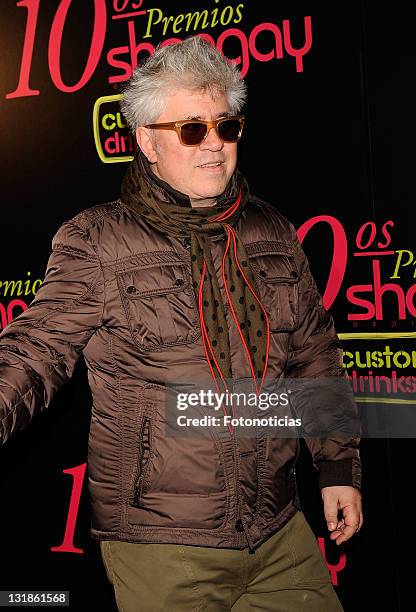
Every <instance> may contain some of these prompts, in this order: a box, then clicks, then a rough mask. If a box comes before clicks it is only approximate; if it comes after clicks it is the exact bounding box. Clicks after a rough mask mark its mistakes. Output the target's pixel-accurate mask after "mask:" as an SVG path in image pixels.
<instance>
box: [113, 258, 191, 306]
mask: <svg viewBox="0 0 416 612" xmlns="http://www.w3.org/2000/svg"><path fill="white" fill-rule="evenodd" d="M117 277H118V281H119V284H120V289H121V292H122V293H123V295H124V296H125V297H126V298H128V299H129V300H134V299H140V298H143V297H146V296H152V295H166V294H168V293H176V292H178V291H184V290H185V289H189V286H190V285H189V280H188V279H187V275H186V270H185V266H184V265H183V264H181V263H178V262H175V263H164V264H162V265H152V266H149V267H146V268H134V269H132V270H128V271H124V272H119V273H118V274H117Z"/></svg>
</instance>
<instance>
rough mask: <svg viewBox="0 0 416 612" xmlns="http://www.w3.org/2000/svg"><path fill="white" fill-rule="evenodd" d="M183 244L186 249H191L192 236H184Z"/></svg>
mask: <svg viewBox="0 0 416 612" xmlns="http://www.w3.org/2000/svg"><path fill="white" fill-rule="evenodd" d="M183 246H184V247H185V248H186V249H190V248H191V239H190V238H184V239H183Z"/></svg>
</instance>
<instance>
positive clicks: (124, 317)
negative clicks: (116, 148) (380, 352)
mask: <svg viewBox="0 0 416 612" xmlns="http://www.w3.org/2000/svg"><path fill="white" fill-rule="evenodd" d="M237 229H238V231H239V232H240V236H241V238H242V240H243V242H244V243H245V246H246V249H247V253H248V257H249V265H250V267H251V269H252V270H253V271H254V273H255V277H256V279H257V290H258V292H259V294H260V297H261V299H262V302H263V305H264V307H265V309H266V311H267V312H268V315H269V321H270V328H271V341H270V353H269V369H268V379H270V378H275V379H279V378H282V377H283V376H286V377H293V378H295V377H300V376H302V377H312V378H313V377H321V376H337V377H340V376H342V375H343V369H342V365H341V354H342V351H341V349H340V345H339V341H338V339H337V336H336V333H335V330H334V325H333V320H332V317H331V316H330V314H329V313H328V312H327V311H326V310H325V309H324V308H323V306H322V300H321V298H320V296H319V294H318V291H317V288H316V285H315V282H314V280H313V278H312V276H311V273H310V271H309V266H308V263H307V259H306V257H305V254H304V252H303V250H302V247H301V246H300V243H299V241H298V238H297V235H296V232H295V229H294V227H293V225H291V224H290V223H289V222H288V220H287V219H286V218H285V217H284V216H283V215H281V214H280V213H279V212H278V211H277V210H276V209H275V208H274V207H273V206H272V205H271V204H268V203H266V202H263V201H261V200H259V199H257V198H254V197H252V196H251V198H250V203H249V205H248V206H247V207H246V209H245V211H244V212H243V214H242V216H241V218H240V220H239V222H238V226H237ZM209 240H210V241H211V250H212V255H213V261H214V265H215V266H216V269H217V270H218V280H219V283H220V290H221V292H222V295H223V298H224V303H225V304H226V303H227V299H226V295H225V293H224V287H223V286H222V284H221V273H220V266H221V260H222V255H223V252H224V246H225V241H224V240H223V239H222V238H221V236H213V237H211V238H209ZM226 315H227V320H228V322H229V327H230V345H231V356H232V367H233V373H235V377H236V378H237V379H238V378H239V377H241V378H244V377H247V370H246V357H245V355H244V353H243V350H242V349H241V343H240V338H239V336H238V333H237V330H236V329H235V326H234V324H233V320H232V317H231V314H230V312H229V310H228V309H226ZM81 353H82V354H83V355H84V358H85V362H86V365H87V368H88V380H89V384H90V387H91V391H92V397H93V405H92V415H91V422H90V434H89V445H88V487H89V494H90V501H91V509H92V524H91V535H92V537H93V538H95V539H101V540H106V539H118V540H124V541H128V542H165V543H182V544H193V545H204V546H213V547H227V548H237V549H242V548H246V547H249V548H250V549H251V550H252V551H253V550H255V549H256V548H257V547H258V546H260V544H262V543H263V542H264V541H265V540H267V539H268V538H269V537H270V536H271V535H272V534H273V533H275V532H276V531H278V530H279V529H280V528H281V527H282V526H283V525H284V524H285V523H286V522H287V521H288V520H289V519H290V518H291V516H292V515H293V514H295V513H296V511H297V510H296V508H297V507H299V499H298V495H297V489H296V479H295V462H296V459H297V456H298V452H299V440H298V439H297V438H296V437H292V438H283V437H273V436H271V435H266V436H265V435H260V434H259V435H258V436H257V437H240V436H237V435H236V430H235V429H234V431H233V432H232V433H231V432H230V431H228V429H227V428H226V432H227V433H225V434H224V432H223V435H221V436H220V435H218V436H216V435H215V434H213V435H207V436H199V437H189V438H188V439H186V440H183V439H180V438H178V437H175V436H170V437H169V436H167V435H165V432H164V412H163V407H164V401H165V391H166V382H167V381H192V380H206V379H207V372H208V369H207V362H206V358H205V354H204V349H203V343H202V337H201V329H200V326H199V319H198V311H197V308H196V303H195V297H194V292H193V290H192V279H191V264H190V257H189V242H187V239H186V238H185V239H183V240H182V241H181V240H178V239H176V238H170V237H168V236H166V235H163V234H161V233H160V232H157V231H155V230H154V229H153V228H151V227H150V226H149V225H148V224H147V223H146V222H145V221H144V220H142V219H140V218H139V217H138V216H137V215H136V213H135V212H134V211H133V210H131V209H130V208H128V207H126V206H125V205H124V204H123V203H122V202H121V201H120V200H116V201H113V202H109V203H105V204H100V205H96V206H93V207H91V208H89V209H86V210H84V211H82V212H81V213H79V214H78V215H76V216H75V217H73V218H72V219H70V220H69V221H66V222H65V223H63V224H62V226H61V227H60V228H59V230H58V231H57V233H56V235H55V236H54V238H53V241H52V253H51V255H50V259H49V261H48V266H47V271H46V276H45V279H44V282H43V284H42V286H41V287H40V289H39V290H38V292H37V293H36V296H35V298H34V300H33V301H32V303H31V305H30V307H29V309H28V310H27V311H25V312H24V313H22V314H21V315H20V316H18V317H17V318H16V319H15V320H14V321H12V322H11V323H10V324H9V325H8V326H7V327H6V328H5V329H4V330H3V332H2V333H1V334H0V441H1V442H5V441H6V440H7V439H8V438H9V437H10V436H11V435H12V434H13V433H14V432H15V431H17V430H19V429H22V428H23V427H25V426H26V425H27V424H28V423H29V422H30V420H31V419H32V417H33V416H34V415H35V414H36V413H37V412H39V411H41V410H43V409H44V408H46V407H48V406H49V404H50V403H51V401H52V399H53V397H54V396H55V393H56V392H57V390H58V389H59V388H60V387H61V386H62V385H64V384H65V383H67V382H68V380H69V379H70V378H71V375H72V373H73V370H74V365H75V363H76V361H77V359H78V358H79V357H80V355H81ZM341 403H342V402H341ZM347 404H348V405H350V404H351V398H350V397H349V396H347V395H346V396H345V405H347ZM354 405H355V404H354ZM306 442H307V444H308V445H309V448H310V450H311V453H312V456H313V461H314V466H315V469H316V470H319V484H320V487H321V488H322V487H323V486H328V485H335V484H341V485H353V486H355V487H357V488H360V487H361V464H360V457H359V450H358V448H357V447H358V443H359V438H357V437H353V436H352V437H351V438H348V439H346V438H339V437H338V438H337V437H335V436H334V437H328V438H327V439H322V438H319V437H314V438H312V437H310V438H306Z"/></svg>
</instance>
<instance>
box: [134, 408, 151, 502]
mask: <svg viewBox="0 0 416 612" xmlns="http://www.w3.org/2000/svg"><path fill="white" fill-rule="evenodd" d="M149 456H150V417H148V416H145V417H143V421H142V425H141V428H140V452H139V460H138V462H137V473H136V479H135V485H134V494H133V505H135V506H138V507H140V498H141V495H142V492H143V481H144V477H145V475H146V468H147V466H148V464H149Z"/></svg>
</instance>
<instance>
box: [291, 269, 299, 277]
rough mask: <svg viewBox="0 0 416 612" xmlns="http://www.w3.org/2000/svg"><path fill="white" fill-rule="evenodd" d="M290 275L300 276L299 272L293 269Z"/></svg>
mask: <svg viewBox="0 0 416 612" xmlns="http://www.w3.org/2000/svg"><path fill="white" fill-rule="evenodd" d="M290 276H291V277H292V278H297V277H298V273H297V272H296V271H295V270H292V271H291V272H290Z"/></svg>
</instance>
